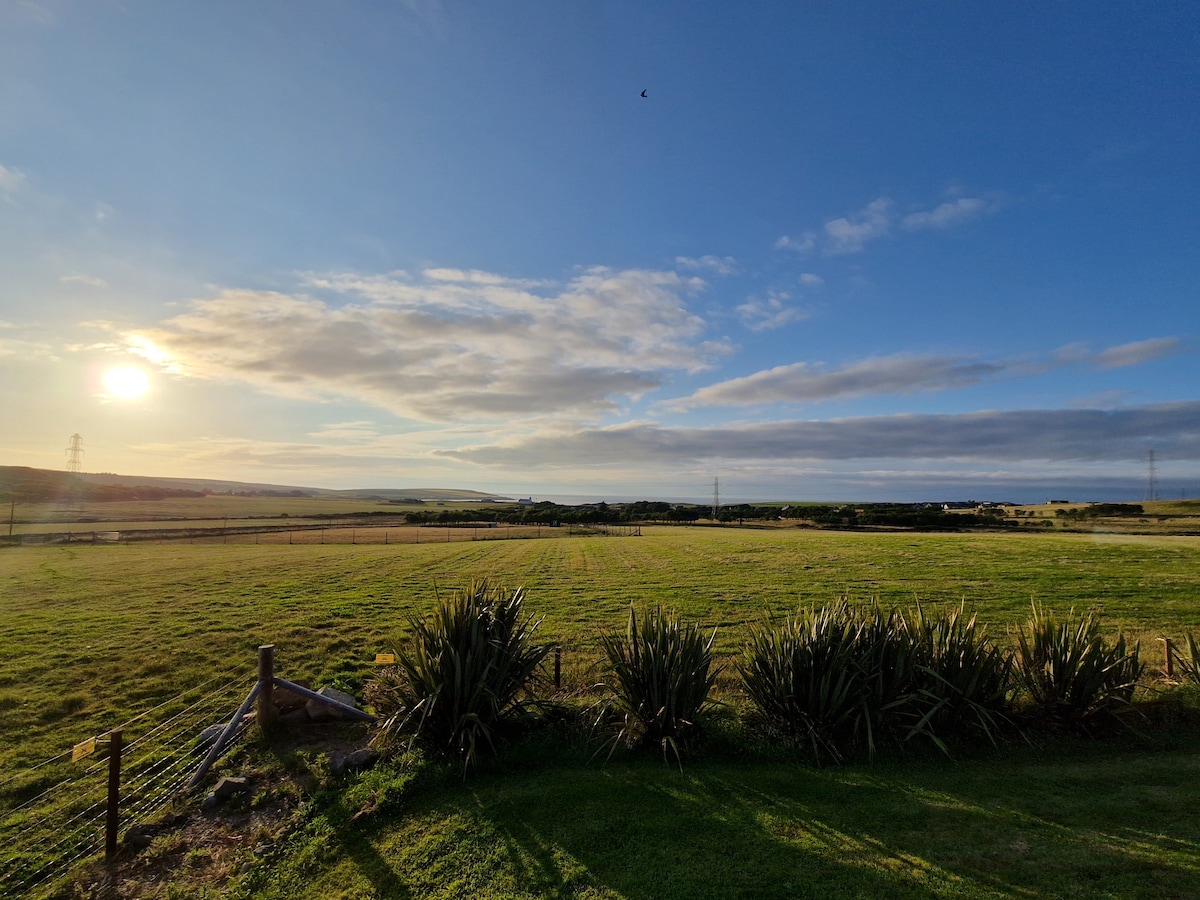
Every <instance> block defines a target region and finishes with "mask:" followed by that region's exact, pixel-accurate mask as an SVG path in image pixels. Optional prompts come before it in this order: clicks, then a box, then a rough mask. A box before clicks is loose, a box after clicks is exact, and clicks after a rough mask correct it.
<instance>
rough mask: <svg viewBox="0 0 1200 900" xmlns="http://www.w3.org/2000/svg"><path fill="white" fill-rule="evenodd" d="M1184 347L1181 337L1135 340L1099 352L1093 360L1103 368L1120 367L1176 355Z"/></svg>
mask: <svg viewBox="0 0 1200 900" xmlns="http://www.w3.org/2000/svg"><path fill="white" fill-rule="evenodd" d="M1183 349H1184V347H1183V341H1181V340H1180V339H1179V338H1175V337H1168V338H1152V339H1150V340H1148V341H1134V342H1133V343H1131V344H1122V345H1121V346H1119V347H1109V348H1108V349H1107V350H1102V351H1100V352H1099V353H1097V354H1096V356H1095V357H1094V360H1093V361H1094V362H1095V364H1096V365H1097V366H1099V367H1100V368H1101V369H1119V368H1123V367H1124V366H1137V365H1141V364H1142V363H1146V362H1152V361H1153V360H1156V359H1162V358H1163V357H1166V356H1174V355H1175V354H1177V353H1180V352H1182V351H1183Z"/></svg>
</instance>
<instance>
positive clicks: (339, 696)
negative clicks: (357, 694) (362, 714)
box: [304, 687, 358, 722]
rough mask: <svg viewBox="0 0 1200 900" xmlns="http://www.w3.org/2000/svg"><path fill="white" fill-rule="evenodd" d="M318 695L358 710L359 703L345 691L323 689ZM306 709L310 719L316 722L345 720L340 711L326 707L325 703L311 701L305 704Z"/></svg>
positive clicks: (329, 688)
mask: <svg viewBox="0 0 1200 900" xmlns="http://www.w3.org/2000/svg"><path fill="white" fill-rule="evenodd" d="M317 693H318V694H320V695H321V696H322V697H328V698H329V699H330V700H336V701H337V702H338V703H341V704H343V705H345V706H349V707H351V708H352V709H358V703H357V702H356V701H355V699H354V698H353V697H351V696H350V695H349V694H347V693H346V692H345V691H339V690H338V689H337V688H331V687H323V688H321V689H320V690H319V691H317ZM304 708H305V709H306V710H308V715H309V718H311V719H312V720H313V721H314V722H326V721H329V720H330V719H341V718H344V716H343V715H342V713H341V712H340V711H339V710H337V709H334V708H333V707H332V706H326V705H325V704H324V703H319V702H318V701H316V700H309V701H308V702H307V703H306V704H304Z"/></svg>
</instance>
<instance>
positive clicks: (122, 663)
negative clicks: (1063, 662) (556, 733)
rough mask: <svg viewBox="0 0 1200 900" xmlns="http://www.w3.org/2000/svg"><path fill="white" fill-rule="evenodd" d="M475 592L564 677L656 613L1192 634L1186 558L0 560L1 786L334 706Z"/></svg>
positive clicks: (269, 556) (478, 555) (647, 553)
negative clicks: (263, 658) (100, 745)
mask: <svg viewBox="0 0 1200 900" xmlns="http://www.w3.org/2000/svg"><path fill="white" fill-rule="evenodd" d="M481 576H486V577H489V578H492V579H493V580H494V581H497V582H499V583H503V584H506V585H508V586H510V587H515V586H518V585H524V586H525V587H526V589H527V592H528V597H529V600H528V603H529V608H530V609H531V610H532V611H534V612H535V613H537V614H538V615H542V616H545V623H544V625H543V634H544V635H545V636H546V638H548V639H550V640H552V641H555V642H558V643H561V644H562V645H563V646H564V647H565V648H566V653H567V665H568V668H570V669H576V670H579V669H584V668H586V666H587V665H588V664H589V663H590V662H591V661H593V660H594V659H596V658H597V656H598V652H597V649H596V638H597V636H598V635H599V633H600V632H601V631H603V630H605V629H613V628H619V627H621V626H622V624H623V622H624V616H625V613H626V610H627V608H628V605H629V604H630V603H635V604H639V605H640V604H646V603H650V604H654V603H662V604H664V605H665V606H666V607H668V608H670V609H675V610H678V611H679V612H680V613H681V614H682V615H684V616H685V617H691V618H695V619H697V620H699V621H701V622H703V623H705V624H706V625H708V626H710V627H712V626H716V627H718V628H719V631H718V637H717V646H718V648H719V649H720V651H721V652H723V653H733V652H736V651H737V650H738V649H739V648H740V646H741V641H742V637H743V634H744V628H745V625H746V623H747V622H750V621H754V620H756V619H758V618H759V617H761V616H763V615H764V614H779V613H784V612H788V611H791V610H793V609H795V608H796V606H797V605H798V604H802V603H803V604H808V603H818V604H819V603H824V602H828V601H831V600H834V599H836V598H837V597H839V596H841V595H846V596H848V597H849V598H850V599H851V600H854V601H860V602H870V601H871V600H878V601H879V602H880V603H882V604H884V605H897V604H908V603H911V602H912V601H913V600H914V599H915V598H920V599H921V600H922V601H925V602H937V603H958V602H960V601H964V600H965V601H966V603H967V604H968V605H969V606H970V607H972V608H974V609H976V610H977V611H978V612H979V616H980V618H981V620H983V621H984V622H987V623H990V624H991V626H992V627H993V631H994V632H996V633H998V634H1002V633H1003V631H1004V629H1006V628H1007V627H1009V626H1011V625H1012V624H1013V623H1015V622H1018V621H1022V620H1024V618H1025V617H1026V616H1027V615H1028V612H1029V604H1030V601H1031V600H1032V599H1034V598H1036V599H1037V600H1038V601H1039V602H1041V603H1044V604H1045V605H1047V606H1048V607H1051V608H1058V609H1068V608H1070V607H1077V608H1080V609H1082V608H1097V609H1099V610H1100V611H1102V613H1103V615H1104V618H1105V622H1106V623H1107V624H1108V626H1109V627H1111V628H1112V629H1113V630H1114V631H1115V630H1116V629H1118V628H1121V629H1124V630H1125V631H1126V632H1128V633H1130V634H1131V635H1132V636H1133V637H1135V638H1140V639H1141V640H1142V644H1143V651H1144V653H1145V655H1146V657H1147V659H1148V660H1149V661H1150V662H1151V664H1152V665H1153V664H1155V663H1156V661H1157V662H1161V659H1162V646H1161V644H1160V642H1159V640H1158V639H1159V638H1160V637H1164V636H1173V637H1176V638H1178V637H1180V636H1181V635H1182V633H1183V632H1185V631H1187V630H1195V631H1200V538H1190V537H1179V538H1168V537H1163V538H1145V537H1114V536H1112V535H1104V536H1090V535H1063V534H1049V535H1046V534H1016V535H1010V534H949V535H947V534H854V533H835V532H819V531H808V530H802V529H765V530H755V529H734V528H669V527H660V528H647V529H644V536H643V537H640V538H613V537H577V538H567V539H555V540H541V541H539V540H524V541H486V542H485V541H480V542H477V543H450V544H441V543H439V544H421V545H411V544H406V545H399V546H397V545H392V546H382V545H358V546H347V545H324V546H321V545H306V546H294V547H290V546H255V545H237V546H235V545H211V544H210V545H190V544H184V543H177V544H170V543H167V544H154V545H139V544H132V545H127V546H126V545H121V546H87V545H84V546H67V547H54V548H50V547H47V548H41V547H29V548H20V547H18V548H8V549H4V550H0V768H4V767H12V766H15V765H20V764H25V765H28V764H32V763H34V762H37V761H39V760H40V759H42V758H45V757H48V756H51V755H53V754H55V753H58V752H61V751H62V750H63V749H65V748H69V747H70V746H71V745H72V744H73V743H75V742H76V741H77V740H79V739H81V738H83V737H87V736H88V735H90V734H93V733H99V732H101V731H103V730H105V729H106V728H110V727H112V726H114V725H116V724H118V723H120V722H122V721H124V720H125V719H127V718H129V717H130V716H132V715H134V714H137V713H140V712H142V711H143V710H145V709H146V708H148V707H150V706H153V705H154V704H155V703H156V702H158V701H159V700H161V699H164V698H165V697H169V696H171V695H173V694H175V693H177V692H178V691H180V690H181V689H183V688H184V687H186V686H188V685H192V684H197V683H199V682H201V681H204V680H207V679H209V678H211V677H213V676H214V675H216V674H219V673H226V672H228V673H229V674H230V676H231V677H233V676H237V675H241V674H249V673H252V672H253V669H254V657H255V648H256V647H257V646H258V645H259V644H264V643H271V644H275V645H277V648H278V649H277V654H278V665H279V667H280V673H281V674H283V675H284V676H285V677H292V678H299V679H305V680H309V681H313V682H314V683H315V682H337V683H340V684H342V685H344V686H346V687H350V688H354V687H356V686H357V685H359V684H361V681H362V679H363V678H365V677H367V676H368V675H369V673H370V670H371V662H372V660H373V659H374V657H375V654H376V653H377V652H379V651H382V650H386V649H388V647H389V645H390V643H391V642H392V641H393V640H394V639H395V638H396V637H397V636H398V635H400V634H401V633H402V630H403V627H404V623H405V620H406V616H407V615H408V614H410V613H413V612H415V613H418V614H420V613H423V612H424V611H425V610H427V609H429V608H430V607H431V606H432V604H433V602H434V599H435V597H436V596H437V593H438V592H439V591H442V592H445V591H447V590H452V589H453V588H455V587H460V586H462V585H464V584H465V583H466V582H467V581H469V580H470V579H471V578H472V577H481Z"/></svg>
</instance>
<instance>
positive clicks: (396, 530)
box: [11, 523, 641, 545]
mask: <svg viewBox="0 0 1200 900" xmlns="http://www.w3.org/2000/svg"><path fill="white" fill-rule="evenodd" d="M640 534H641V525H636V524H635V525H625V524H619V525H618V524H603V523H600V524H587V525H580V524H563V525H554V524H542V525H538V524H533V525H506V524H491V523H480V524H454V525H341V524H338V525H324V526H322V525H303V526H279V525H238V526H233V525H231V526H229V527H228V528H137V529H126V530H123V531H56V532H41V533H33V532H30V533H27V534H18V535H14V536H13V538H12V539H11V541H12V543H17V544H24V545H38V544H77V543H87V544H128V543H133V542H142V541H184V542H189V543H195V544H200V543H203V544H441V543H456V542H460V541H504V540H510V541H511V540H533V539H538V538H542V539H545V538H556V537H579V536H584V535H608V536H619V537H628V536H637V535H640Z"/></svg>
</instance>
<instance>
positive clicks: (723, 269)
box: [675, 256, 737, 275]
mask: <svg viewBox="0 0 1200 900" xmlns="http://www.w3.org/2000/svg"><path fill="white" fill-rule="evenodd" d="M675 265H677V266H679V267H680V268H681V269H693V270H697V269H705V270H708V271H710V272H715V273H716V274H718V275H733V274H735V273H736V272H737V260H735V259H734V258H733V257H732V256H701V257H700V258H698V259H692V258H691V257H688V256H677V257H675Z"/></svg>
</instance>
